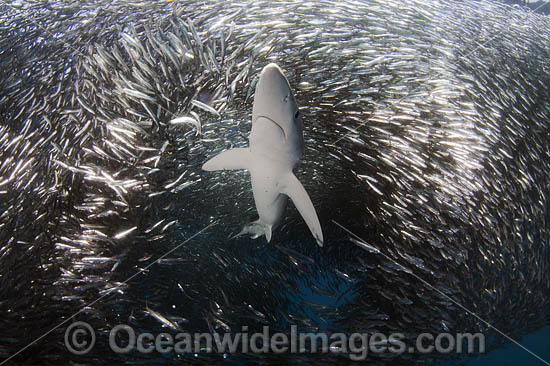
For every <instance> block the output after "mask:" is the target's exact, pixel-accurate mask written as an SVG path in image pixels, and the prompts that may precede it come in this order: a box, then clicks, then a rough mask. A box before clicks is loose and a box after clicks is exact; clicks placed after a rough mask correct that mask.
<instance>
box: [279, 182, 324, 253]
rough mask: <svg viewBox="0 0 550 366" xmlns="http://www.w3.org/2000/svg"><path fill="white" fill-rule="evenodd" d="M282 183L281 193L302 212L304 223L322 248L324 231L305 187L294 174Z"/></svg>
mask: <svg viewBox="0 0 550 366" xmlns="http://www.w3.org/2000/svg"><path fill="white" fill-rule="evenodd" d="M281 183H282V184H281V193H284V194H286V195H287V196H288V197H290V199H291V200H292V202H293V203H294V206H296V208H297V209H298V211H299V212H300V215H302V217H303V218H304V221H305V222H306V224H307V226H308V227H309V230H310V231H311V233H312V234H313V237H314V238H315V240H316V241H317V244H318V245H319V246H320V247H322V246H323V231H322V230H321V224H320V223H319V218H318V217H317V213H316V212H315V207H313V203H311V199H310V198H309V196H308V194H307V192H306V190H305V188H304V186H303V185H302V183H300V181H299V180H298V178H296V176H295V175H294V174H292V173H290V174H288V175H287V176H286V177H285V179H284V181H283V182H281Z"/></svg>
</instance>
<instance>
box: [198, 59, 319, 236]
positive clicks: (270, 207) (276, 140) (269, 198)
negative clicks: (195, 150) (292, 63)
mask: <svg viewBox="0 0 550 366" xmlns="http://www.w3.org/2000/svg"><path fill="white" fill-rule="evenodd" d="M303 154H304V136H303V132H302V123H301V119H300V118H299V109H298V105H297V103H296V99H295V98H294V94H293V93H292V90H291V88H290V84H289V82H288V79H287V78H286V76H285V74H284V73H283V71H282V70H281V68H280V67H279V66H278V65H277V64H275V63H270V64H268V65H266V66H265V67H264V68H263V69H262V71H261V73H260V77H259V80H258V83H257V84H256V90H255V93H254V103H253V106H252V129H251V132H250V137H249V147H247V148H235V149H229V150H225V151H223V152H221V153H220V154H218V155H216V156H214V157H213V158H211V159H210V160H208V161H207V162H206V163H204V165H203V166H202V169H203V170H205V171H216V170H236V169H246V170H248V172H249V173H250V179H251V183H252V193H253V196H254V203H255V205H256V209H257V211H258V216H259V218H258V220H256V221H253V222H251V223H249V224H247V225H246V226H245V227H244V228H243V230H242V231H241V232H240V233H239V234H237V235H236V236H240V235H244V234H249V235H250V237H251V238H253V239H255V238H258V237H260V236H262V235H265V238H266V239H267V241H268V242H270V240H271V237H272V232H273V230H274V229H275V228H276V227H277V226H278V225H279V224H280V223H281V221H282V219H283V216H284V211H285V209H286V206H287V203H288V198H290V199H291V200H292V202H293V203H294V206H296V208H297V209H298V212H299V213H300V215H301V216H302V218H303V219H304V221H305V222H306V224H307V226H308V227H309V230H310V231H311V234H312V235H313V237H314V238H315V240H316V242H317V244H318V245H319V246H323V232H322V230H321V224H320V222H319V218H318V217H317V212H316V211H315V207H314V206H313V203H312V202H311V199H310V197H309V195H308V194H307V192H306V190H305V188H304V186H303V185H302V183H300V181H299V180H298V178H296V176H295V175H294V169H295V167H296V166H297V165H298V163H299V162H300V160H301V159H302V156H303Z"/></svg>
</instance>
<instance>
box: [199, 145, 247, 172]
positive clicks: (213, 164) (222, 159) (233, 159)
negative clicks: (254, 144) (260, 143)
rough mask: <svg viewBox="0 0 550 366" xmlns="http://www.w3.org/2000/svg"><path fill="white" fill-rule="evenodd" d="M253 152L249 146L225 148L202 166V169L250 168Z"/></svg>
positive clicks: (209, 170)
mask: <svg viewBox="0 0 550 366" xmlns="http://www.w3.org/2000/svg"><path fill="white" fill-rule="evenodd" d="M250 156H251V152H250V149H248V148H238V149H230V150H225V151H223V152H221V153H219V154H218V155H216V156H214V157H213V158H212V159H210V160H208V161H207V162H206V163H204V165H203V166H202V170H206V171H208V172H211V171H214V170H234V169H248V168H249V162H250Z"/></svg>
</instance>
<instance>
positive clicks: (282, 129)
mask: <svg viewBox="0 0 550 366" xmlns="http://www.w3.org/2000/svg"><path fill="white" fill-rule="evenodd" d="M259 118H265V119H267V120H269V121H270V122H272V123H273V124H274V125H275V126H277V127H279V128H280V129H281V132H282V133H283V137H284V138H285V140H286V133H285V129H284V128H283V126H281V125H280V124H279V122H277V121H275V120H273V119H271V118H269V117H268V116H264V115H261V116H258V117H256V119H254V121H252V123H255V122H256V121H257V120H258V119H259Z"/></svg>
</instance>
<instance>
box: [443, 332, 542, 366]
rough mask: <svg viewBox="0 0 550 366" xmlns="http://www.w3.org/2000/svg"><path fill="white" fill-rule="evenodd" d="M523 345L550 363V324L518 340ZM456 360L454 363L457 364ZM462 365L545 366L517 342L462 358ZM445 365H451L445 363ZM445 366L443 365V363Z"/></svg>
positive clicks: (460, 363)
mask: <svg viewBox="0 0 550 366" xmlns="http://www.w3.org/2000/svg"><path fill="white" fill-rule="evenodd" d="M517 341H518V342H519V343H520V344H521V345H522V346H524V347H526V348H527V349H529V350H530V351H531V352H533V353H535V354H536V355H537V356H539V357H541V358H542V359H543V360H545V361H546V362H548V363H550V326H546V327H544V328H542V329H540V330H538V331H536V332H534V333H531V334H528V335H527V336H525V337H523V338H521V339H518V340H517ZM456 364H457V363H456V362H454V363H452V365H456ZM458 364H459V365H461V366H493V365H495V366H496V365H498V366H543V365H545V363H544V362H542V361H540V360H539V359H537V358H536V357H534V356H533V355H531V354H530V353H529V352H527V351H525V350H524V349H522V348H520V347H519V346H518V345H516V344H509V345H507V346H506V347H504V348H501V349H498V350H495V351H493V352H489V353H487V354H484V355H479V356H473V357H470V358H466V359H464V360H461V361H460V362H459V363H458ZM444 365H449V366H450V365H451V363H445V364H444ZM442 366H443V365H442Z"/></svg>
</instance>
